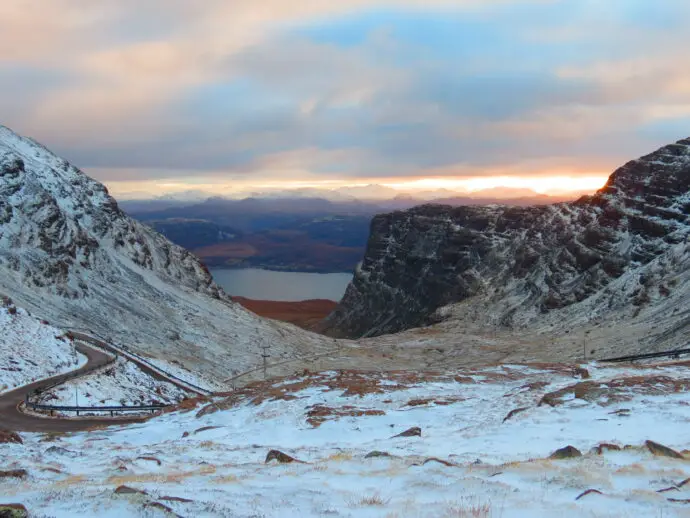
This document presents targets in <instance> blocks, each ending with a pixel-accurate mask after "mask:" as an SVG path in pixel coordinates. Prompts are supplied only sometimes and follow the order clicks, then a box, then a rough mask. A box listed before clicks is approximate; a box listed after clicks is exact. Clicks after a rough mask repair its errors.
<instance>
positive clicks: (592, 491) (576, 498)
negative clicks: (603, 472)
mask: <svg viewBox="0 0 690 518" xmlns="http://www.w3.org/2000/svg"><path fill="white" fill-rule="evenodd" d="M591 494H596V495H603V494H604V493H602V492H601V491H599V490H598V489H588V490H587V491H583V492H582V493H580V494H579V495H577V496H576V497H575V500H579V499H580V498H582V497H585V496H587V495H591Z"/></svg>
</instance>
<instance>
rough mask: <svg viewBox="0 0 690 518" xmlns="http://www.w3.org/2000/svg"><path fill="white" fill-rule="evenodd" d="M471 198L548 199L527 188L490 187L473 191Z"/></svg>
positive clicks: (469, 195) (470, 194)
mask: <svg viewBox="0 0 690 518" xmlns="http://www.w3.org/2000/svg"><path fill="white" fill-rule="evenodd" d="M467 196H468V197H470V198H479V199H487V198H494V199H515V198H534V197H538V196H544V197H547V198H548V196H546V195H544V194H539V193H538V192H536V191H533V190H532V189H528V188H525V187H489V188H488V189H480V190H478V191H472V192H471V193H469V194H468V195H467Z"/></svg>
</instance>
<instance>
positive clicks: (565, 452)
mask: <svg viewBox="0 0 690 518" xmlns="http://www.w3.org/2000/svg"><path fill="white" fill-rule="evenodd" d="M576 457H582V452H581V451H580V450H578V449H577V448H575V447H574V446H566V447H565V448H561V449H560V450H556V451H555V452H553V453H552V454H551V455H550V456H549V458H550V459H574V458H576Z"/></svg>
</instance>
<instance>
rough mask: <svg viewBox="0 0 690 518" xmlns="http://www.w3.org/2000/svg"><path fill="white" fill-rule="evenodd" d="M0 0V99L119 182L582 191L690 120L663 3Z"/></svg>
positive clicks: (683, 13)
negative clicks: (35, 5)
mask: <svg viewBox="0 0 690 518" xmlns="http://www.w3.org/2000/svg"><path fill="white" fill-rule="evenodd" d="M40 4H41V5H40V7H41V8H40V9H35V8H32V7H31V6H32V5H33V3H31V2H29V3H26V2H21V1H19V0H4V1H3V2H1V3H0V26H2V27H3V30H2V31H0V48H2V49H3V52H2V53H1V55H0V114H2V120H0V124H4V125H7V126H9V127H10V128H12V129H13V130H15V131H17V132H18V133H21V134H23V135H27V136H30V137H33V138H35V139H36V140H38V141H40V142H42V143H44V144H45V145H46V146H48V147H49V148H50V149H52V150H54V151H55V152H56V153H58V154H59V155H61V156H64V157H66V158H67V159H68V160H69V161H70V162H71V163H73V164H75V165H77V166H79V167H80V168H82V169H84V170H85V171H86V172H87V173H89V174H90V175H92V176H93V177H94V178H95V179H97V180H99V181H102V182H104V183H105V184H107V185H108V186H109V187H110V189H111V192H113V194H115V195H116V196H118V197H121V196H149V197H151V196H159V195H163V194H169V193H176V192H183V191H186V190H203V191H208V192H211V193H213V194H232V195H238V194H240V193H252V192H257V191H264V190H267V189H270V190H274V189H292V188H309V187H314V188H338V187H342V186H347V185H367V184H376V185H384V186H390V187H393V188H395V189H399V190H401V191H415V190H429V189H449V190H453V191H458V192H472V191H477V190H482V189H486V188H492V187H514V188H527V189H532V190H534V191H537V192H539V193H565V192H588V191H590V192H591V191H594V190H596V189H597V188H599V187H601V186H602V185H603V184H604V182H605V180H606V177H607V176H608V175H609V174H610V173H611V172H612V171H614V170H615V169H616V168H617V167H619V166H621V165H622V164H624V163H625V162H627V161H628V160H631V159H634V158H636V157H639V156H642V155H644V154H646V153H649V152H652V151H654V150H655V149H657V148H658V147H660V146H662V145H665V144H667V143H668V142H672V141H674V140H678V139H681V138H685V137H687V136H688V134H689V133H690V109H688V107H689V106H690V67H689V66H687V65H688V58H687V56H686V52H685V49H687V48H688V45H690V31H688V30H687V27H688V25H689V24H690V4H689V3H688V2H683V1H676V0H669V1H666V0H663V1H659V2H649V1H648V0H645V1H642V0H626V1H621V2H614V3H609V2H593V1H587V2H585V1H582V0H559V1H543V0H481V1H480V0H428V1H424V2H422V1H421V0H354V1H350V2H332V1H327V0H313V1H308V2H299V1H298V2H293V1H287V0H232V1H225V0H208V1H204V2H196V3H195V2H191V1H189V2H186V1H174V2H173V1H168V0H148V1H147V2H144V3H137V2H132V1H129V0H100V1H99V2H77V1H74V0H51V1H49V2H40Z"/></svg>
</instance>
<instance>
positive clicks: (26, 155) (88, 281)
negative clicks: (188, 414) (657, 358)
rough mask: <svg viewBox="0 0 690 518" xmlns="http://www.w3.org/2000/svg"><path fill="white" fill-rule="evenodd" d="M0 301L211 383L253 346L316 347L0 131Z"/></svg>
mask: <svg viewBox="0 0 690 518" xmlns="http://www.w3.org/2000/svg"><path fill="white" fill-rule="evenodd" d="M0 293H4V294H7V295H9V296H11V297H12V298H13V299H14V300H16V301H17V302H18V303H19V304H20V305H21V306H23V307H25V308H27V309H29V310H31V311H32V312H33V313H36V314H37V315H41V316H42V317H44V318H47V319H49V320H50V321H51V322H54V323H55V324H56V325H58V326H62V327H73V328H79V329H88V330H90V331H92V332H94V333H98V334H99V335H101V336H103V337H105V338H108V339H111V340H114V341H116V342H118V343H121V344H123V345H127V346H134V347H135V348H136V349H138V350H139V352H144V353H147V354H151V355H152V356H157V357H159V358H161V359H165V360H176V361H179V362H180V363H182V364H184V365H185V366H188V367H189V368H190V369H200V370H205V371H208V372H210V373H212V374H213V375H214V376H217V377H219V378H229V377H230V376H231V375H232V374H233V373H236V372H239V371H241V370H243V369H245V368H246V367H249V366H252V365H254V364H255V363H256V362H257V361H258V358H259V349H258V347H259V345H261V344H263V343H266V342H269V343H271V344H272V346H273V347H275V349H274V351H275V353H274V354H275V356H276V357H278V358H280V357H290V356H291V355H294V354H298V352H299V349H300V348H301V347H308V346H310V345H313V346H315V347H316V349H317V350H318V347H319V343H320V339H319V337H317V336H315V335H309V336H306V333H302V332H301V331H299V330H297V329H294V328H288V329H284V328H283V327H282V326H281V325H280V324H278V323H274V322H268V321H264V320H262V319H260V318H258V317H255V316H254V315H252V314H250V313H249V312H247V311H245V310H244V309H243V308H242V307H241V306H239V305H238V304H234V303H233V302H232V301H231V299H230V297H229V296H227V295H226V294H225V293H224V292H223V290H222V289H220V288H219V287H218V286H217V285H216V284H215V283H214V282H213V279H212V277H211V275H210V274H209V272H208V270H207V269H206V267H205V266H204V265H203V264H202V263H200V262H199V260H198V259H197V258H196V257H195V256H194V255H192V254H191V253H189V252H188V251H186V250H185V249H183V248H181V247H179V246H177V245H174V244H172V243H171V242H170V241H168V240H167V239H165V238H164V237H163V236H161V235H160V234H158V233H156V232H155V231H154V230H153V229H151V228H149V227H148V226H146V225H143V224H141V223H139V222H137V221H135V220H134V219H132V218H130V217H129V216H127V215H126V214H125V213H124V212H122V211H121V210H120V208H119V207H118V205H117V203H116V202H115V200H114V199H113V198H112V197H111V196H109V194H108V192H107V190H106V188H105V187H104V186H103V185H101V184H99V183H98V182H96V181H95V180H92V179H91V178H89V177H88V176H87V175H85V174H84V173H83V172H81V171H80V170H79V169H77V168H76V167H74V166H72V165H71V164H69V163H68V162H67V161H65V160H63V159H61V158H59V157H57V156H56V155H54V154H53V153H51V152H50V151H49V150H47V149H46V148H45V147H43V146H42V145H40V144H38V143H36V142H35V141H33V140H31V139H28V138H23V137H20V136H18V135H16V134H15V133H13V132H12V131H11V130H9V129H8V128H5V127H0Z"/></svg>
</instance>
